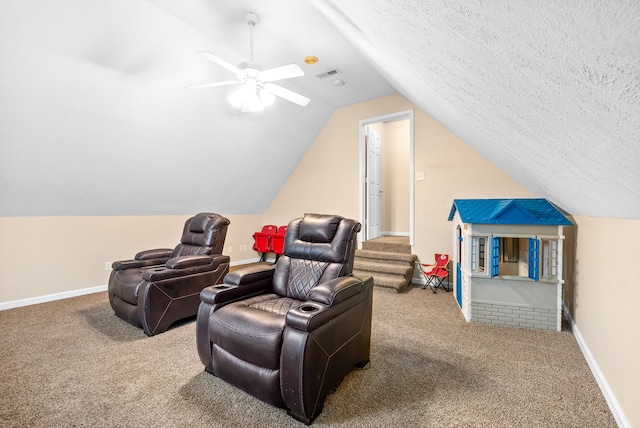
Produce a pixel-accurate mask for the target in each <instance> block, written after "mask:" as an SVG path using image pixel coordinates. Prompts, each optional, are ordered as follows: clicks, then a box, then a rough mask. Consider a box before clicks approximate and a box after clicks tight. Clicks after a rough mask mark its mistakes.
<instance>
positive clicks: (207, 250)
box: [171, 213, 229, 257]
mask: <svg viewBox="0 0 640 428" xmlns="http://www.w3.org/2000/svg"><path fill="white" fill-rule="evenodd" d="M228 225H229V220H228V219H227V218H225V217H222V216H220V215H218V214H212V213H200V214H196V215H195V216H193V217H191V218H190V219H188V220H187V221H186V222H185V224H184V229H183V231H182V238H181V239H180V244H178V245H177V246H176V248H175V249H174V250H173V253H172V254H171V257H178V256H187V255H202V254H222V247H223V245H224V240H225V237H226V235H227V226H228Z"/></svg>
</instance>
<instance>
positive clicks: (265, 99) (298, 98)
mask: <svg viewBox="0 0 640 428" xmlns="http://www.w3.org/2000/svg"><path fill="white" fill-rule="evenodd" d="M244 19H245V21H246V22H247V24H249V38H250V46H249V48H250V61H249V62H243V63H241V64H238V66H237V67H236V66H234V65H232V64H230V63H228V62H227V61H225V60H223V59H222V58H220V57H218V56H216V55H214V54H212V53H211V52H205V51H198V53H200V54H202V55H204V56H205V57H206V58H208V59H210V60H211V61H213V62H215V63H216V64H218V65H220V66H222V67H224V68H226V69H227V70H229V71H231V72H232V73H234V74H235V75H236V80H226V81H222V82H214V83H205V84H203V85H194V86H187V88H212V87H215V86H227V85H237V84H242V87H241V88H240V89H238V90H237V91H235V92H233V93H232V94H231V95H229V98H228V99H229V101H230V102H231V104H233V105H236V106H237V107H240V108H242V111H243V112H248V111H258V110H262V109H263V108H264V107H265V106H267V105H269V104H271V103H273V101H274V100H275V97H276V96H277V97H280V98H283V99H285V100H287V101H291V102H292V103H295V104H298V105H300V106H306V105H307V104H309V101H310V99H309V98H307V97H305V96H303V95H300V94H298V93H296V92H293V91H290V90H289V89H286V88H283V87H282V86H280V85H276V84H275V83H272V82H276V81H278V80H284V79H290V78H293V77H301V76H304V71H302V69H301V68H300V67H299V66H298V65H297V64H289V65H283V66H280V67H275V68H270V69H268V70H265V69H264V68H263V67H261V66H260V65H259V64H256V63H254V62H253V27H254V26H255V25H256V24H257V23H258V21H259V20H260V18H259V17H258V15H256V14H255V13H252V12H249V13H247V14H246V15H245V17H244Z"/></svg>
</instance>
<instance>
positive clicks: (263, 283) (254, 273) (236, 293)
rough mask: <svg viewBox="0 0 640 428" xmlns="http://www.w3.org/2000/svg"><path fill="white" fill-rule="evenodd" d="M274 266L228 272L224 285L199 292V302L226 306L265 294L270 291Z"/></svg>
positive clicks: (260, 265)
mask: <svg viewBox="0 0 640 428" xmlns="http://www.w3.org/2000/svg"><path fill="white" fill-rule="evenodd" d="M274 272H275V266H274V265H265V264H258V265H249V266H246V267H243V268H239V269H236V270H234V271H233V272H229V273H228V274H227V275H226V276H225V277H224V284H218V285H212V286H210V287H207V288H205V289H204V290H202V291H201V292H200V301H201V302H202V303H207V304H211V305H215V304H226V303H230V302H233V301H235V300H239V299H243V298H246V297H250V296H254V295H257V294H262V293H265V292H266V291H268V290H270V289H271V284H272V282H273V273H274Z"/></svg>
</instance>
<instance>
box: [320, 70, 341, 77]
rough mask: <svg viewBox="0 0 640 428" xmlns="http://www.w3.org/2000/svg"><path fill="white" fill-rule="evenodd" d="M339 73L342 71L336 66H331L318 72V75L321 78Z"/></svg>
mask: <svg viewBox="0 0 640 428" xmlns="http://www.w3.org/2000/svg"><path fill="white" fill-rule="evenodd" d="M340 73H342V71H340V70H338V69H337V68H332V69H331V70H327V71H325V72H324V73H320V74H318V77H319V78H321V79H323V78H325V77H329V76H335V75H337V74H340Z"/></svg>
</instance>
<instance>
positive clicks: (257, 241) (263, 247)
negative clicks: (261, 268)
mask: <svg viewBox="0 0 640 428" xmlns="http://www.w3.org/2000/svg"><path fill="white" fill-rule="evenodd" d="M277 231H278V227H277V226H276V225H275V224H267V225H265V226H262V231H261V232H256V233H254V234H253V240H254V243H253V250H254V251H257V252H259V253H261V254H260V261H261V262H263V261H265V259H266V258H267V253H269V252H271V236H272V235H273V234H274V233H276V232H277Z"/></svg>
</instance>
